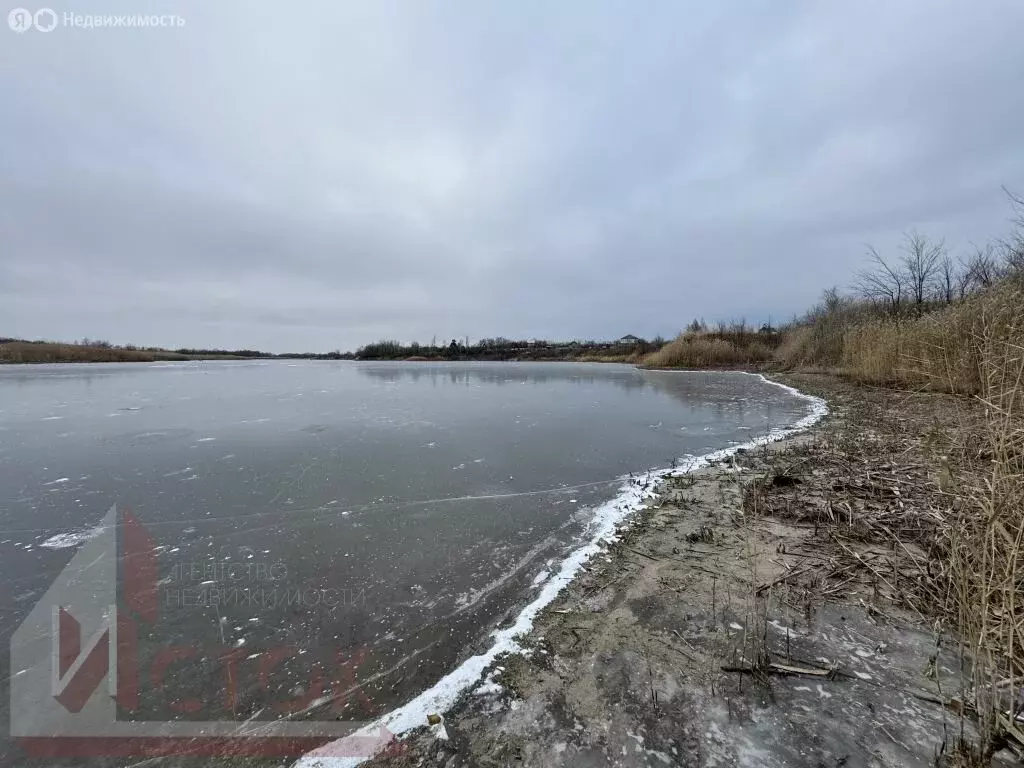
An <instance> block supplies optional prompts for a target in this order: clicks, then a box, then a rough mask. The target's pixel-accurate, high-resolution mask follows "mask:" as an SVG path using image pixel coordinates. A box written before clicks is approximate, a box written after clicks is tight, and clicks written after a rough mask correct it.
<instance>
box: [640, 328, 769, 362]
mask: <svg viewBox="0 0 1024 768" xmlns="http://www.w3.org/2000/svg"><path fill="white" fill-rule="evenodd" d="M748 336H749V338H746V339H742V340H731V339H725V338H720V337H719V336H718V335H716V334H713V333H706V332H704V333H689V332H688V333H684V334H681V335H680V336H678V337H677V338H676V339H674V340H673V341H670V342H669V343H668V344H666V345H665V346H664V347H662V348H661V349H659V350H658V351H657V352H653V353H651V354H650V355H648V356H646V357H645V358H644V359H643V364H644V365H645V366H647V367H650V368H713V367H727V366H736V365H750V364H752V363H760V362H764V361H766V360H769V359H771V356H772V351H771V349H770V348H769V347H768V345H767V344H765V343H764V342H762V341H760V340H758V339H757V337H756V335H755V334H748Z"/></svg>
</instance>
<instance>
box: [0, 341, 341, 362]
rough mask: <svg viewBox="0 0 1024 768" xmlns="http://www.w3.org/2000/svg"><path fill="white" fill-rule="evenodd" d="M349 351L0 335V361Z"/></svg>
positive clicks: (337, 356) (311, 355) (327, 356)
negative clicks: (279, 350) (276, 350)
mask: <svg viewBox="0 0 1024 768" xmlns="http://www.w3.org/2000/svg"><path fill="white" fill-rule="evenodd" d="M351 357H352V354H351V353H342V352H337V351H335V352H327V353H324V354H320V353H315V352H303V353H299V352H289V353H285V354H280V355H275V354H272V353H270V352H260V351H259V350H255V349H198V348H197V349H193V348H187V347H182V348H180V349H164V348H162V347H139V346H136V345H134V344H120V345H118V344H111V343H110V342H109V341H102V340H99V339H82V340H81V341H77V342H72V343H65V342H58V341H42V340H38V341H29V340H26V339H15V338H10V337H2V336H0V363H154V362H162V361H175V360H251V359H255V358H265V359H270V358H283V359H307V360H342V359H346V358H349V359H350V358H351Z"/></svg>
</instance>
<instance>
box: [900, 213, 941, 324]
mask: <svg viewBox="0 0 1024 768" xmlns="http://www.w3.org/2000/svg"><path fill="white" fill-rule="evenodd" d="M945 253H946V246H945V243H943V241H941V240H940V241H939V242H937V243H933V242H931V241H930V240H929V239H928V237H927V236H925V235H922V234H921V233H919V232H916V231H915V232H908V233H907V234H905V235H904V236H903V270H904V274H905V275H906V280H907V292H908V293H909V295H910V298H911V299H912V300H913V302H914V306H915V307H916V308H917V311H918V312H920V311H921V309H922V308H923V306H924V300H925V298H926V297H927V296H928V293H929V291H930V290H931V287H932V285H933V283H934V281H935V278H936V276H937V275H938V272H939V264H940V262H941V261H942V257H943V256H944V255H945Z"/></svg>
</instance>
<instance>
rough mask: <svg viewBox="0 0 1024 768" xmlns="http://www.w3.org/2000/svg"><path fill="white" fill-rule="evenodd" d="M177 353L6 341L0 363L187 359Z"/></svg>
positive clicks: (1, 352)
mask: <svg viewBox="0 0 1024 768" xmlns="http://www.w3.org/2000/svg"><path fill="white" fill-rule="evenodd" d="M188 359H190V358H189V356H188V355H181V354H178V353H176V352H153V351H149V350H137V349H123V348H119V347H111V346H105V347H104V346H91V345H83V344H59V343H54V342H38V341H9V342H5V343H2V344H0V363H85V362H100V363H130V362H136V363H137V362H142V363H151V362H154V361H156V360H188Z"/></svg>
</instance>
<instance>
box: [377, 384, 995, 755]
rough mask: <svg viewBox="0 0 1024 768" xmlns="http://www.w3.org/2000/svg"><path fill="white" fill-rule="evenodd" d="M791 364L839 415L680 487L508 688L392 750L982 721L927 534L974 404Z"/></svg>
mask: <svg viewBox="0 0 1024 768" xmlns="http://www.w3.org/2000/svg"><path fill="white" fill-rule="evenodd" d="M780 378H783V380H784V381H785V382H786V383H788V384H792V385H794V386H797V387H799V388H801V389H803V390H804V391H809V392H812V393H814V394H818V395H821V396H823V397H825V398H826V399H827V400H828V401H829V403H830V407H831V409H832V413H831V415H830V416H829V417H828V419H826V420H825V421H824V422H823V423H822V424H820V425H819V426H817V427H816V428H815V429H814V430H812V431H811V432H809V433H807V434H805V435H802V436H799V437H797V438H795V439H792V440H789V441H786V442H784V443H779V444H776V445H774V446H771V447H769V448H766V449H763V450H758V451H756V452H748V453H744V454H741V455H739V456H737V457H735V458H734V459H733V460H731V461H730V462H729V463H728V464H726V465H722V466H719V467H715V468H711V469H709V470H704V471H701V472H697V473H694V474H693V475H690V476H685V477H677V478H672V479H671V480H669V481H667V482H666V483H665V484H664V486H663V487H662V488H661V491H660V495H659V497H658V499H657V500H656V501H654V502H653V503H652V504H651V505H650V506H649V508H648V509H646V510H644V511H642V512H641V513H639V514H638V516H637V519H636V520H634V522H633V524H632V526H630V527H629V528H628V529H626V530H625V531H624V533H623V535H622V536H621V537H620V539H619V540H618V541H617V542H616V543H614V544H613V545H611V546H610V547H609V548H608V549H607V551H606V553H605V554H603V555H600V556H598V557H597V558H595V559H594V560H593V561H591V563H590V564H589V566H588V568H587V569H586V571H585V572H584V573H583V574H581V577H580V578H578V579H577V580H576V581H575V582H574V583H573V584H571V585H570V587H569V588H567V589H566V590H565V591H564V592H563V593H562V594H561V595H560V596H559V598H558V599H557V600H556V601H555V602H554V603H552V604H551V605H550V606H549V607H548V608H547V609H546V610H545V611H544V612H543V613H542V614H541V616H540V617H539V619H538V621H537V622H536V624H535V627H534V631H533V632H532V633H531V634H530V635H529V636H528V637H527V638H525V640H524V647H525V648H526V651H525V652H524V653H519V654H513V655H508V656H505V657H503V658H501V659H500V660H499V661H498V662H497V664H496V665H495V667H494V668H493V669H492V670H491V671H490V675H489V677H490V679H491V680H493V681H495V682H497V683H499V684H500V686H501V687H500V688H499V686H496V685H493V683H492V684H487V683H486V682H484V683H482V684H481V686H478V688H477V689H476V690H474V691H472V692H469V693H468V694H467V695H466V696H465V697H464V698H463V699H462V700H461V702H460V704H459V705H458V706H457V707H456V708H455V709H454V710H453V711H452V712H450V713H448V714H447V715H445V716H444V720H443V728H442V727H441V726H438V725H435V726H433V727H426V724H424V725H425V727H424V728H423V729H422V730H421V731H418V732H416V733H414V734H413V735H411V736H410V737H408V738H407V739H406V740H405V743H404V744H403V745H401V747H400V748H399V749H397V750H396V749H392V750H391V753H390V754H389V755H387V756H386V757H384V756H382V757H378V758H377V759H376V760H375V761H374V764H375V765H380V766H383V765H389V766H418V765H444V766H476V765H480V766H499V765H500V766H505V765H515V766H551V765H567V766H598V765H621V766H666V765H678V766H933V765H942V764H946V763H947V761H948V760H949V755H950V754H951V753H952V751H953V746H954V745H955V743H956V741H957V739H959V738H961V737H962V736H968V737H970V736H971V735H972V725H971V718H970V712H969V711H965V707H964V706H961V705H960V704H959V702H960V701H963V700H964V699H963V697H962V695H961V682H960V680H961V658H960V654H959V649H958V646H957V643H956V641H955V638H952V637H950V636H949V635H948V634H947V633H946V632H945V631H944V630H943V623H942V622H941V621H940V620H938V619H937V618H936V612H935V611H936V606H937V605H938V604H939V602H940V601H939V600H938V596H937V595H935V594H934V591H935V589H936V587H935V586H934V585H935V584H936V580H935V579H934V578H933V574H931V573H930V572H929V571H930V568H931V566H930V565H929V562H930V558H929V548H930V547H931V546H933V543H934V542H935V540H936V533H937V530H936V529H937V526H939V524H940V522H941V515H939V514H938V513H936V511H935V510H937V509H941V507H942V504H943V503H944V500H943V498H942V488H943V484H944V482H945V481H946V480H947V479H948V477H947V476H948V475H949V474H950V473H952V472H955V467H954V466H951V464H950V460H949V459H948V458H943V457H944V456H945V454H944V453H943V450H944V445H945V443H946V441H947V439H948V435H949V434H950V433H951V432H952V431H954V430H960V431H962V430H963V429H965V428H968V426H967V423H968V422H969V421H970V419H971V418H972V414H971V406H970V405H969V404H968V403H966V402H965V401H958V400H955V399H954V398H951V397H947V396H941V395H929V394H914V393H899V392H893V391H890V390H869V389H864V388H859V387H854V386H851V385H848V384H845V383H843V382H842V381H840V380H837V379H835V378H832V377H827V376H812V375H801V376H788V377H780ZM965 420H966V421H965ZM996 762H997V763H999V764H1013V762H1014V755H1013V754H1012V753H1010V752H1009V751H1008V750H1004V751H1003V752H1000V753H999V754H998V755H997V756H996Z"/></svg>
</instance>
